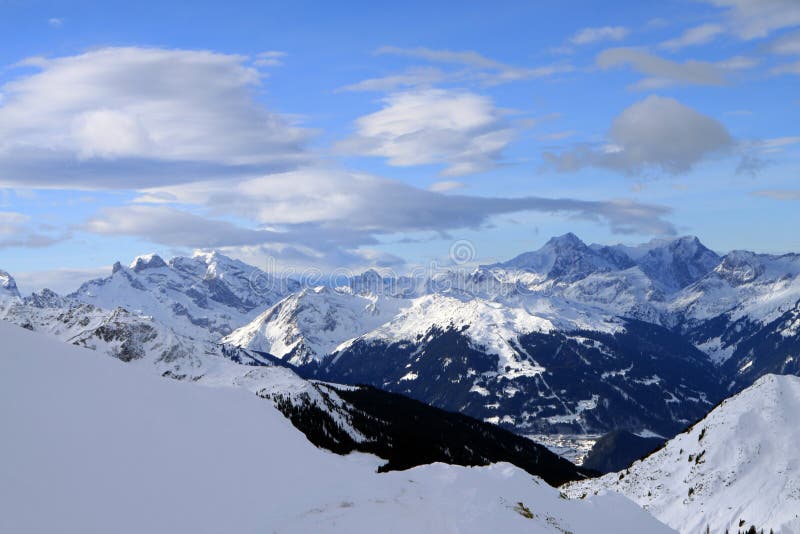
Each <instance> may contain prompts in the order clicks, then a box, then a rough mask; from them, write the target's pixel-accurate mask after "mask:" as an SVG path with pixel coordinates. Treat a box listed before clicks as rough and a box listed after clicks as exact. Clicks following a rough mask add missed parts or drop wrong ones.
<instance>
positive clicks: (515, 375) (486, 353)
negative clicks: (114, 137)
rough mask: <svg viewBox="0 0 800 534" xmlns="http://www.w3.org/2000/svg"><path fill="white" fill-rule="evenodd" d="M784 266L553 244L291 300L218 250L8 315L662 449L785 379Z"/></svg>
mask: <svg viewBox="0 0 800 534" xmlns="http://www.w3.org/2000/svg"><path fill="white" fill-rule="evenodd" d="M798 258H800V256H797V255H791V254H789V255H785V256H770V255H759V254H754V253H750V252H740V251H736V252H731V253H729V254H727V255H725V256H723V257H720V256H719V255H717V254H716V253H715V252H713V251H711V250H709V249H708V248H707V247H705V246H704V245H702V243H700V241H699V240H698V239H697V238H695V237H682V238H677V239H672V240H655V241H651V242H649V243H646V244H644V245H640V246H624V245H610V246H606V245H587V244H585V243H583V242H582V241H581V240H580V239H579V238H577V237H576V236H575V235H573V234H566V235H564V236H560V237H555V238H553V239H551V240H550V241H548V242H547V243H546V244H545V245H544V246H543V247H542V248H541V249H539V250H538V251H533V252H527V253H523V254H521V255H519V256H518V257H516V258H514V259H512V260H510V261H507V262H502V263H497V264H493V265H486V266H481V267H478V268H475V269H472V270H459V269H454V270H451V271H446V272H437V273H434V274H433V276H431V277H430V278H429V279H427V280H422V279H421V278H419V277H416V276H415V277H409V278H403V277H398V278H392V277H389V276H386V275H381V274H379V273H378V272H376V271H367V272H365V273H363V274H362V275H360V276H355V277H350V278H349V279H343V280H339V281H337V285H341V286H342V287H332V286H330V287H315V288H298V284H297V283H296V282H291V281H287V280H279V279H276V278H274V277H270V276H269V275H267V274H266V273H263V272H262V271H260V270H258V269H256V268H254V267H250V266H247V265H246V264H244V263H241V262H239V261H236V260H233V259H230V258H226V257H225V256H222V255H220V254H217V253H200V254H196V255H195V256H194V257H191V258H185V257H178V258H173V259H172V260H170V261H169V262H165V261H164V260H162V259H161V258H159V257H158V256H154V255H147V256H142V257H139V258H137V259H136V260H134V261H133V262H132V263H131V265H130V266H129V267H122V266H121V265H119V264H117V265H115V267H114V269H113V273H112V275H111V276H109V277H107V278H104V279H99V280H93V281H90V282H87V283H86V284H84V285H83V286H81V288H80V289H79V290H78V291H76V292H75V293H73V294H72V295H70V296H68V297H66V298H62V297H59V296H57V295H54V294H52V293H48V292H46V291H45V292H41V293H37V294H34V295H31V296H28V297H25V298H24V299H23V302H24V303H25V304H26V305H28V306H32V307H39V308H43V307H50V308H53V307H58V308H70V307H72V304H70V303H72V302H75V301H77V302H80V303H89V304H92V305H94V306H97V307H99V308H101V309H103V310H113V309H115V308H116V307H122V308H124V309H125V310H127V311H128V312H129V313H131V314H132V315H134V316H137V317H151V318H152V319H153V320H154V321H155V322H157V323H158V324H160V325H163V326H164V327H166V328H168V329H169V330H170V331H171V332H172V333H174V334H175V335H177V336H180V338H181V339H188V340H198V341H199V342H201V343H203V344H207V345H210V346H215V345H216V344H217V343H220V342H222V343H224V344H227V345H231V346H235V347H239V348H243V349H245V350H247V351H250V352H251V353H253V351H256V352H259V353H266V354H268V355H272V356H274V357H276V358H279V359H280V360H282V361H283V362H285V363H286V364H290V365H294V366H298V367H299V371H300V372H301V373H302V374H304V375H305V376H309V377H313V378H317V379H322V380H331V381H337V382H346V383H368V384H372V385H373V386H376V387H380V388H384V389H388V390H390V391H394V392H398V393H402V394H406V395H410V396H412V397H414V398H416V399H419V400H421V401H423V402H427V403H429V404H432V405H435V406H439V407H443V408H446V409H448V410H455V411H462V412H464V413H468V414H470V415H472V416H475V417H478V418H480V419H485V420H488V421H492V422H496V423H498V424H500V425H502V426H505V427H506V428H510V429H514V430H515V431H517V432H522V433H534V434H543V433H544V434H548V433H559V434H561V433H579V434H587V433H588V434H604V433H606V432H608V431H612V430H616V429H624V430H628V431H631V432H639V433H641V432H655V433H657V434H660V435H662V436H665V437H669V436H671V435H673V434H674V433H675V432H677V431H679V430H680V429H681V428H682V425H684V424H686V423H688V422H690V421H692V420H695V419H696V418H697V417H700V416H701V415H702V414H703V413H705V411H706V410H707V409H708V408H710V406H712V405H713V404H714V403H716V402H717V401H718V400H720V399H721V398H722V397H723V396H725V395H726V394H728V393H729V392H732V391H737V390H738V389H741V388H742V387H746V386H747V385H749V384H751V383H752V382H753V381H754V380H756V379H757V378H758V377H759V376H761V375H763V374H764V373H767V372H779V373H799V372H800V363H799V362H800V358H797V354H798V350H800V346H798V345H799V344H800V342H798V327H797V321H798V316H799V315H800V309H799V308H798V303H799V302H800V260H799V259H798ZM6 279H7V280H11V282H7V283H6V285H7V286H8V287H12V284H13V279H11V278H10V277H6ZM9 295H10V293H9ZM9 298H11V299H12V300H13V299H17V300H19V299H18V298H17V297H16V296H13V297H9ZM18 324H20V323H19V321H18ZM257 357H259V358H264V359H268V356H264V355H262V356H257Z"/></svg>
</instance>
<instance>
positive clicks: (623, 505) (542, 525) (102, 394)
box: [0, 322, 670, 534]
mask: <svg viewBox="0 0 800 534" xmlns="http://www.w3.org/2000/svg"><path fill="white" fill-rule="evenodd" d="M0 338H2V340H3V344H2V348H0V426H1V427H2V428H3V439H2V440H0V457H2V458H4V459H6V461H3V462H0V531H2V532H14V533H23V534H25V533H39V532H63V533H81V534H86V533H95V532H97V533H100V532H117V533H127V532H130V533H137V534H138V533H141V532H150V533H153V532H195V533H204V532H208V533H212V532H213V533H216V532H237V533H249V532H270V533H271V532H348V533H355V532H376V531H380V532H384V533H390V532H436V533H441V532H485V531H487V530H489V529H493V530H495V529H499V531H502V532H564V531H570V532H573V533H576V534H577V533H580V532H587V533H588V532H593V533H597V532H615V533H616V532H631V533H639V532H649V533H658V532H670V530H669V529H668V528H666V527H665V526H663V525H661V524H660V523H658V522H656V521H655V520H654V519H652V517H650V516H649V515H647V514H646V513H645V512H643V511H642V510H641V509H639V508H638V507H636V506H635V505H634V504H633V503H631V502H630V501H628V500H626V499H624V498H623V497H621V496H614V495H610V496H603V497H599V498H594V499H588V500H584V501H570V500H564V499H561V498H559V495H558V492H557V490H555V489H553V488H551V487H549V486H547V485H546V484H544V483H542V482H541V481H539V480H537V479H535V478H533V477H530V476H529V475H527V474H525V473H524V472H522V471H520V470H519V469H516V468H514V467H513V466H510V465H508V464H496V465H494V466H491V467H486V468H464V467H452V466H446V465H442V464H434V465H430V466H425V467H420V468H415V469H412V470H409V471H404V472H394V473H389V474H381V475H379V474H376V473H375V468H376V466H377V465H378V463H379V462H378V460H376V459H375V458H373V457H370V456H363V455H352V456H349V457H340V456H336V455H333V454H330V453H327V452H324V451H321V450H319V449H316V448H314V447H313V446H311V445H310V444H309V443H308V442H307V441H306V440H305V439H304V438H303V436H302V435H301V434H300V433H299V432H297V431H296V430H295V429H293V428H292V427H291V425H290V424H289V422H288V421H286V420H285V419H284V418H283V417H282V416H281V415H280V414H279V413H278V412H277V411H276V410H275V409H274V408H273V407H272V406H270V405H269V403H265V402H263V401H260V400H259V399H257V398H255V397H254V396H252V395H250V394H248V393H247V392H245V391H242V390H237V389H230V388H209V387H202V386H198V385H192V384H187V383H181V382H176V381H168V380H163V379H158V378H156V377H153V376H151V375H149V373H148V371H147V370H146V368H144V367H139V366H131V365H125V364H123V363H121V362H119V361H115V360H112V359H109V358H107V357H105V356H102V355H100V354H98V353H96V352H94V351H88V350H86V349H82V348H78V347H73V346H70V345H66V344H63V343H60V342H58V341H56V340H53V339H50V338H47V337H45V336H42V335H41V334H36V333H33V332H29V331H26V330H24V329H21V328H19V327H16V326H13V325H10V324H6V323H3V322H0ZM9 459H13V461H7V460H9ZM520 502H521V503H523V505H524V509H523V508H521V507H519V505H518V504H517V503H520ZM515 507H518V508H519V510H520V511H522V513H520V512H518V511H515V509H514V508H515ZM43 510H46V513H45V512H43ZM525 510H530V512H531V513H532V514H533V516H534V517H533V518H527V517H524V516H523V514H524V513H526V512H525Z"/></svg>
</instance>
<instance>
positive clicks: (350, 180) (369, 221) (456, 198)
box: [90, 168, 672, 250]
mask: <svg viewBox="0 0 800 534" xmlns="http://www.w3.org/2000/svg"><path fill="white" fill-rule="evenodd" d="M138 201H140V202H145V201H149V202H153V203H154V204H155V205H153V206H140V207H136V210H140V211H137V212H134V211H130V210H128V211H116V212H114V213H119V214H120V215H119V217H118V218H113V219H112V218H110V213H112V212H109V213H107V214H104V215H103V216H101V217H100V218H99V219H98V220H97V221H96V222H95V223H94V224H93V225H92V226H91V228H90V229H91V230H92V231H98V232H103V233H111V232H125V233H129V234H136V233H137V232H146V233H147V237H148V238H149V239H153V240H156V241H157V242H163V240H165V239H168V238H169V236H172V241H174V243H180V242H181V241H182V240H183V241H184V242H185V244H186V245H187V246H188V244H189V243H192V245H191V246H211V245H209V243H211V242H215V243H216V242H219V243H222V242H226V241H233V240H234V236H237V235H238V233H236V232H235V231H234V229H233V228H232V227H231V224H230V223H219V225H217V223H216V222H214V223H213V224H207V223H204V222H202V221H200V220H197V219H196V218H197V217H199V216H198V215H196V214H177V213H174V212H173V211H171V210H174V209H175V208H174V207H173V206H168V205H165V203H166V202H169V203H172V204H173V205H179V204H186V205H188V206H198V205H199V206H203V207H204V209H205V211H206V212H207V213H208V214H210V215H209V216H213V217H227V216H235V217H237V218H246V219H249V220H253V221H257V223H258V225H259V228H261V230H259V229H256V230H246V231H245V232H243V236H244V237H242V238H238V237H237V238H236V243H237V244H240V245H247V244H251V245H252V244H257V243H259V242H264V243H271V242H278V243H287V244H301V245H305V246H308V247H310V248H312V249H315V250H331V249H332V248H335V247H339V248H345V249H354V248H357V247H360V246H362V245H372V244H375V243H376V240H375V236H378V235H389V234H397V233H410V232H447V231H449V230H455V229H462V228H478V227H480V226H481V225H483V224H485V223H486V222H487V221H488V219H489V218H490V217H492V216H494V215H501V214H505V213H513V212H520V211H538V212H544V213H551V214H554V215H555V214H563V215H564V216H569V217H579V218H584V219H592V220H598V221H601V222H603V223H605V224H608V225H609V226H611V227H612V229H614V230H616V231H639V232H641V233H648V232H649V233H670V232H671V231H672V227H671V225H670V224H669V223H668V222H666V221H664V220H663V217H664V216H665V215H667V214H668V213H669V210H668V209H666V208H663V207H661V206H649V205H642V204H637V203H629V202H625V201H583V200H576V199H568V198H564V199H547V198H540V197H523V198H488V197H474V196H468V195H459V194H452V193H450V194H441V193H438V192H433V191H426V190H423V189H419V188H416V187H412V186H410V185H407V184H404V183H402V182H398V181H394V180H387V179H384V178H379V177H375V176H372V175H368V174H361V173H354V172H347V171H343V170H333V169H319V168H314V169H303V170H298V171H292V172H288V173H282V174H273V175H269V176H263V177H260V178H253V179H250V180H246V181H243V182H240V183H238V184H231V183H229V182H225V181H220V182H209V183H202V184H187V185H178V186H169V187H165V188H159V189H156V190H151V191H148V192H147V194H146V195H145V196H143V197H142V198H140V199H138ZM159 204H160V205H159ZM145 208H147V209H151V208H158V209H161V210H163V211H160V212H153V213H152V214H147V213H144V210H145ZM203 217H205V216H203ZM170 221H175V222H174V223H173V222H170ZM171 226H177V227H178V230H177V231H176V232H172V231H170V230H169V228H170V227H171ZM263 229H269V230H263ZM634 229H635V230H634ZM159 240H161V241H159ZM198 240H202V241H203V242H202V243H200V242H198ZM168 244H173V243H172V242H170V243H168Z"/></svg>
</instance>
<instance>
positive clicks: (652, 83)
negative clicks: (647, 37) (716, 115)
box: [595, 48, 725, 90]
mask: <svg viewBox="0 0 800 534" xmlns="http://www.w3.org/2000/svg"><path fill="white" fill-rule="evenodd" d="M595 63H596V64H597V66H598V67H599V68H601V69H610V68H614V67H621V66H625V65H629V66H631V67H632V68H633V69H634V70H635V71H637V72H639V73H641V74H644V75H645V76H647V77H646V78H644V79H643V80H641V81H639V82H638V83H636V84H635V85H634V86H633V88H634V89H639V90H643V89H655V88H659V87H664V86H667V85H674V84H692V85H723V84H724V83H725V69H724V68H722V67H721V66H720V65H718V64H714V63H709V62H706V61H695V60H687V61H683V62H679V61H672V60H669V59H664V58H661V57H658V56H655V55H653V54H650V53H648V52H646V51H645V50H642V49H639V48H610V49H608V50H605V51H603V52H601V53H600V54H599V55H598V56H597V58H596V60H595Z"/></svg>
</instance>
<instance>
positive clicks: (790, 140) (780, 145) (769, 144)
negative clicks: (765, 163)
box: [759, 136, 800, 153]
mask: <svg viewBox="0 0 800 534" xmlns="http://www.w3.org/2000/svg"><path fill="white" fill-rule="evenodd" d="M797 144H800V136H787V137H774V138H772V139H764V140H763V141H761V142H760V143H759V146H760V148H761V150H762V151H763V152H767V153H776V152H782V151H783V149H784V148H786V147H788V146H792V145H797Z"/></svg>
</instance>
